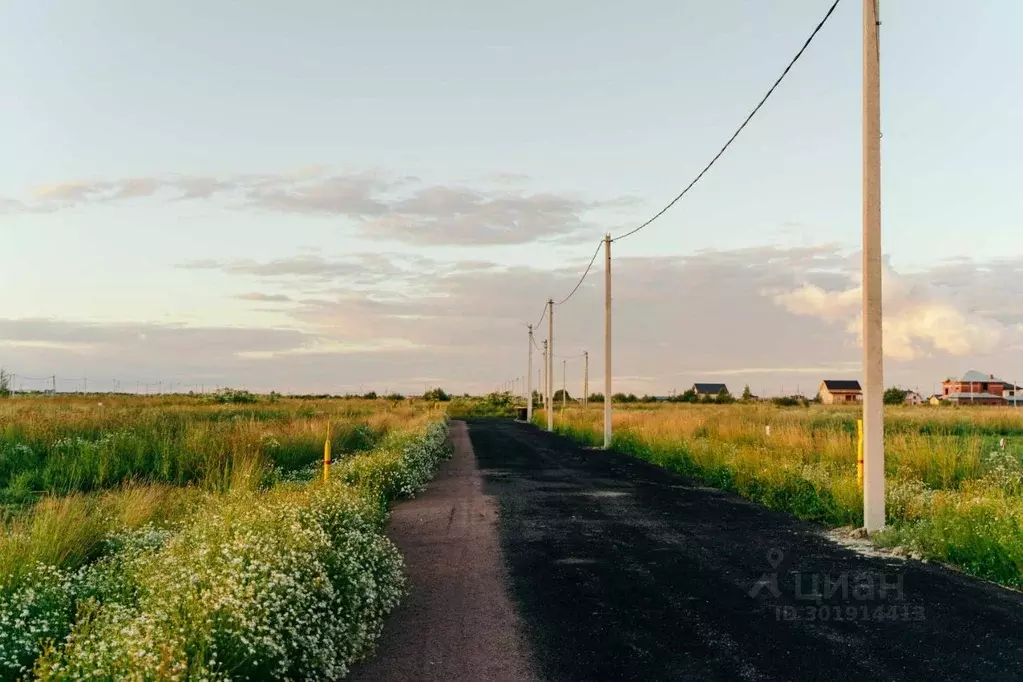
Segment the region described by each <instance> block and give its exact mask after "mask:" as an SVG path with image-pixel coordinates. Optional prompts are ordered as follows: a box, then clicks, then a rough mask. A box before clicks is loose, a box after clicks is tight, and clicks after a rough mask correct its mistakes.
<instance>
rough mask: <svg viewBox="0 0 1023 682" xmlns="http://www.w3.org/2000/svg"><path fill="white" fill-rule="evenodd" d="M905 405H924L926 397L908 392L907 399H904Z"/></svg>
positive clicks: (914, 392)
mask: <svg viewBox="0 0 1023 682" xmlns="http://www.w3.org/2000/svg"><path fill="white" fill-rule="evenodd" d="M902 402H903V404H905V405H923V404H924V397H923V396H922V395H920V394H919V393H917V392H916V391H906V397H905V398H903V399H902Z"/></svg>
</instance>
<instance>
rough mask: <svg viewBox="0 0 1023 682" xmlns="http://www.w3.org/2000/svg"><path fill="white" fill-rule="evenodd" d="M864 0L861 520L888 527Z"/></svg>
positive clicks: (876, 69)
mask: <svg viewBox="0 0 1023 682" xmlns="http://www.w3.org/2000/svg"><path fill="white" fill-rule="evenodd" d="M879 2H880V0H863V374H864V383H865V386H864V387H863V525H864V527H865V528H866V529H867V532H874V531H877V530H880V529H882V528H884V521H885V510H884V401H883V394H884V355H883V352H882V345H881V75H880V57H879V46H878V35H877V34H878V27H879V25H880V24H879V22H878V3H879Z"/></svg>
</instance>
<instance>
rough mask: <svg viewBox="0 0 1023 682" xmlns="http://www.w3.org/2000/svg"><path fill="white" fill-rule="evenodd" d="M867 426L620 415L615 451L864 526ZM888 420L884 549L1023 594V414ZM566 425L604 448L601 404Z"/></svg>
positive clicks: (644, 412) (730, 414)
mask: <svg viewBox="0 0 1023 682" xmlns="http://www.w3.org/2000/svg"><path fill="white" fill-rule="evenodd" d="M858 417H859V413H858V410H856V409H854V408H839V407H836V408H831V407H824V406H813V407H811V408H781V407H775V406H772V405H764V404H752V405H742V404H736V405H643V406H629V407H623V406H616V407H615V414H614V443H613V444H614V447H615V448H616V449H618V450H620V451H623V452H626V453H628V454H631V455H633V456H636V457H640V458H642V459H645V460H648V461H650V462H653V463H655V464H658V465H660V466H663V467H666V468H668V469H672V470H675V471H678V472H680V473H682V474H685V475H687V476H690V477H692V478H694V479H697V480H699V481H702V482H704V483H706V484H708V485H711V486H714V487H718V488H721V489H724V490H729V491H732V492H735V493H738V494H739V495H742V496H743V497H746V498H749V499H751V500H755V501H757V502H760V503H762V504H764V505H766V506H768V507H771V508H774V509H779V510H782V511H786V512H789V513H792V514H795V515H797V516H800V517H802V518H806V519H811V520H815V521H819V522H822V523H825V524H828V525H832V526H844V525H856V526H858V525H861V524H862V518H863V506H862V495H861V493H860V491H859V488H858V485H857V482H856V419H857V418H858ZM885 417H886V419H885V421H886V425H885V426H886V434H885V470H886V478H887V488H886V507H887V517H888V519H887V520H888V524H889V527H888V529H887V530H886V531H885V532H884V533H882V534H879V535H878V536H877V537H876V541H877V542H879V543H881V544H884V545H888V546H901V547H903V548H904V549H905V550H906V551H908V552H910V553H914V554H919V555H920V556H923V557H927V558H930V559H935V560H939V561H942V562H945V563H948V564H950V565H954V566H957V567H959V568H961V569H962V570H965V571H967V572H969V573H972V574H974V575H977V576H980V577H984V578H987V579H990V580H995V581H998V582H1001V583H1003V584H1006V585H1011V586H1015V587H1023V527H1021V526H1023V483H1021V476H1023V465H1021V461H1023V411H1019V412H1017V411H1015V410H1014V409H1012V408H989V407H974V408H955V409H951V408H931V407H920V408H912V407H889V408H886V414H885ZM537 419H538V420H543V419H545V417H543V416H542V413H541V414H540V415H539V416H538V417H537ZM538 423H539V422H538ZM555 424H556V429H557V430H558V431H559V432H561V433H564V434H567V435H570V436H572V437H574V438H576V439H577V440H580V441H582V442H585V443H589V444H593V445H597V444H598V443H603V426H602V410H601V407H600V406H599V405H597V406H591V407H590V408H589V409H582V408H580V407H569V408H568V409H567V410H565V411H564V412H561V411H559V412H558V413H557V415H556V419H555ZM768 426H770V435H768V432H767V428H766V427H768ZM1002 439H1004V442H1005V447H1004V449H1003V448H1002V447H1001V441H1002Z"/></svg>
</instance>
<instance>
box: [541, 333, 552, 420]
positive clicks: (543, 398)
mask: <svg viewBox="0 0 1023 682" xmlns="http://www.w3.org/2000/svg"><path fill="white" fill-rule="evenodd" d="M540 384H541V385H542V386H543V389H541V392H542V393H543V397H542V398H541V401H542V402H543V410H544V414H546V413H547V410H549V409H550V405H549V404H548V403H547V339H544V341H543V381H541V382H540Z"/></svg>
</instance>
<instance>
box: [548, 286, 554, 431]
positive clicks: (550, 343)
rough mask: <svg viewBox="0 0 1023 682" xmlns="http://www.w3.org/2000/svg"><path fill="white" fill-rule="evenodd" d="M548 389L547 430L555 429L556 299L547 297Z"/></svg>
mask: <svg viewBox="0 0 1023 682" xmlns="http://www.w3.org/2000/svg"><path fill="white" fill-rule="evenodd" d="M547 341H548V346H547V363H548V367H547V390H548V395H549V396H550V398H549V400H550V403H549V404H550V407H551V409H549V410H547V430H548V431H553V430H554V409H553V408H554V299H553V298H549V299H547Z"/></svg>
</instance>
